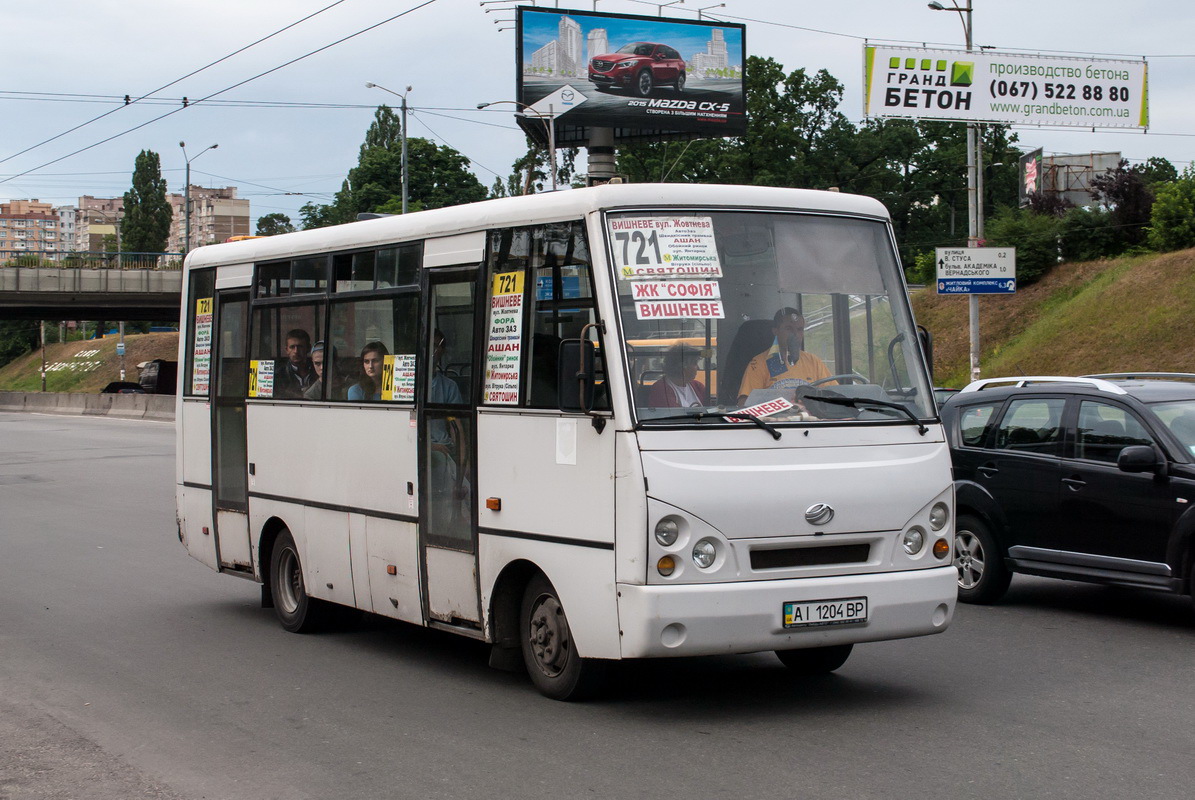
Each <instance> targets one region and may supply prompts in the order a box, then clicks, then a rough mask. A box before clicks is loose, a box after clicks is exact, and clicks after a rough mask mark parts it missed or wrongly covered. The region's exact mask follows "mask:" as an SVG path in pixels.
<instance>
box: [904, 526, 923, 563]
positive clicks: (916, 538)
mask: <svg viewBox="0 0 1195 800" xmlns="http://www.w3.org/2000/svg"><path fill="white" fill-rule="evenodd" d="M900 543H901V545H902V546H903V547H904V548H905V552H906V553H908V554H909V555H911V556H915V555H917V554H918V553H920V552H921V548H923V547H925V531H923V530H922V529H921V528H920V527H918V526H916V525H914V526H913V527H911V528H909V529H908V530H907V531H905V535H904V536H903V537H902V538H901V542H900Z"/></svg>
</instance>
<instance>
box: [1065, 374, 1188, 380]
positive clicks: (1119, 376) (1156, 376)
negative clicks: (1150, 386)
mask: <svg viewBox="0 0 1195 800" xmlns="http://www.w3.org/2000/svg"><path fill="white" fill-rule="evenodd" d="M1083 377H1084V378H1103V379H1104V380H1107V381H1124V380H1155V381H1159V380H1160V381H1195V373H1191V372H1105V373H1103V374H1100V375H1084V376H1083Z"/></svg>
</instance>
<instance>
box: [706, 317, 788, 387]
mask: <svg viewBox="0 0 1195 800" xmlns="http://www.w3.org/2000/svg"><path fill="white" fill-rule="evenodd" d="M775 338H776V334H775V333H773V332H772V320H770V319H749V320H747V321H746V322H744V323H743V324H742V325H740V326H739V329H738V332H737V333H735V335H734V341H732V342H731V343H730V350H729V351H728V352H727V354H726V367H725V369H724V370H723V372H722V374H721V375H719V376H718V387H719V388H718V391H719V397H718V401H719V402H720V403H721V404H722V405H735V404H736V403H737V401H738V392H739V386H741V385H742V383H743V373H745V372H746V371H747V365H748V364H750V363H751V359H753V358H755V357H756V356H757V355H759V354H760V353H762V352H763V351H764V350H767V349H768V347H770V346H771V344H772V342H773V341H774V340H775ZM726 393H729V394H726ZM723 395H725V396H723Z"/></svg>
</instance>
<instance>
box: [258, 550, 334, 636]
mask: <svg viewBox="0 0 1195 800" xmlns="http://www.w3.org/2000/svg"><path fill="white" fill-rule="evenodd" d="M270 594H271V596H272V597H273V599H274V613H276V614H277V615H278V621H279V622H281V623H282V627H283V628H285V629H286V630H288V631H290V632H291V633H310V632H311V631H314V630H318V629H319V627H320V626H321V625H322V624H323V622H324V617H325V613H326V610H327V608H326V604H325V603H324V602H323V601H322V600H317V599H315V598H314V597H311V596H309V595H308V594H307V589H306V588H305V587H304V585H303V564H302V562H301V561H300V560H299V549H298V548H297V547H295V538H294V537H293V536H291V534H290V531H288V530H285V529H284V530H283V531H282V532H281V533H279V534H278V538H277V539H276V540H274V549H273V550H272V551H271V552H270Z"/></svg>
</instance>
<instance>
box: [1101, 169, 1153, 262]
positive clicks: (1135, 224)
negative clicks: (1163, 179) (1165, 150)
mask: <svg viewBox="0 0 1195 800" xmlns="http://www.w3.org/2000/svg"><path fill="white" fill-rule="evenodd" d="M1158 160H1159V161H1160V160H1161V159H1158ZM1147 163H1148V162H1147ZM1167 163H1169V162H1167ZM1151 172H1155V173H1156V172H1157V168H1156V166H1155V167H1154V168H1153V169H1151ZM1146 175H1147V167H1146V165H1138V166H1133V167H1130V166H1129V162H1128V160H1127V159H1123V158H1122V159H1121V160H1120V163H1119V164H1118V165H1117V166H1116V169H1114V170H1112V171H1111V172H1106V173H1104V174H1102V175H1096V176H1095V177H1094V178H1092V179H1091V197H1092V199H1093V200H1095V201H1096V202H1097V203H1099V204H1100V205H1102V206H1103V207H1104V208H1106V209H1107V210H1108V220H1109V223H1110V224H1111V225H1112V226H1113V227H1114V228H1115V229H1116V231H1117V234H1118V236H1117V238H1118V239H1119V240H1120V242H1121V244H1120V247H1119V248H1118V250H1117V252H1123V251H1124V250H1126V249H1128V248H1129V247H1132V246H1133V245H1138V244H1142V243H1144V242H1145V237H1146V231H1145V227H1146V226H1147V225H1148V224H1149V215H1150V210H1151V209H1152V208H1153V204H1154V193H1153V190H1152V189H1151V188H1150V186H1149V182H1148V181H1147V179H1146Z"/></svg>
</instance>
